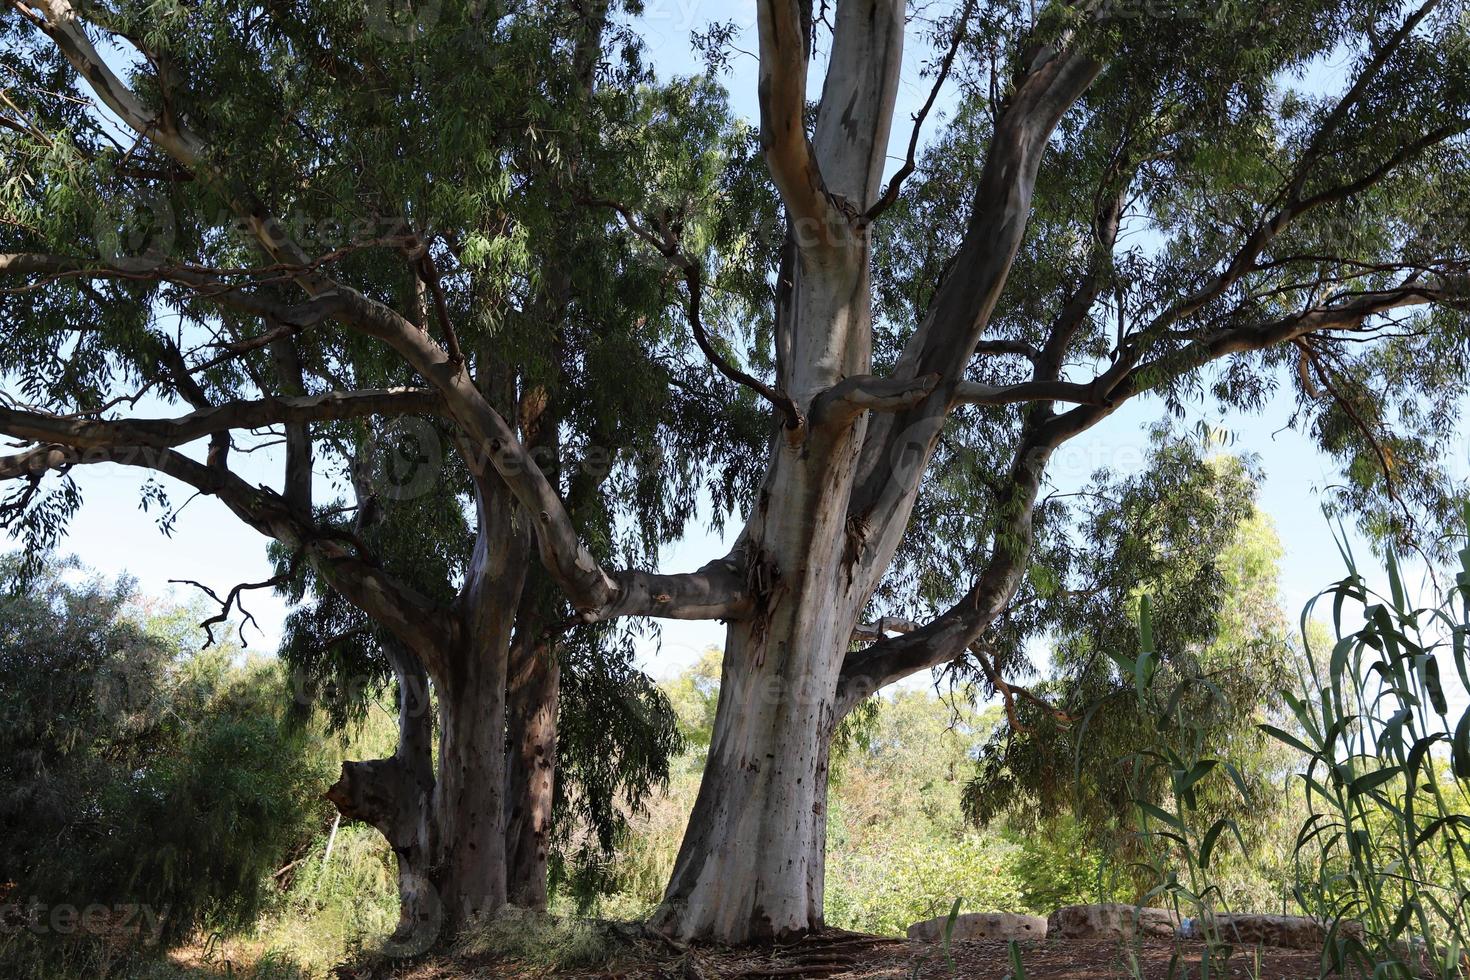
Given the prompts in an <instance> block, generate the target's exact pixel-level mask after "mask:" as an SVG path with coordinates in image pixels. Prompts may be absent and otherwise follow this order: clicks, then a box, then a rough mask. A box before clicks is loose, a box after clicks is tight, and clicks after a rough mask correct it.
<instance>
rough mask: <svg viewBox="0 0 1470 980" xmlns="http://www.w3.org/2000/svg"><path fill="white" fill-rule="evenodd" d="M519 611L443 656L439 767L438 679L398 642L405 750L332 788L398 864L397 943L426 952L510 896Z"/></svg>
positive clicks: (486, 624) (408, 951)
mask: <svg viewBox="0 0 1470 980" xmlns="http://www.w3.org/2000/svg"><path fill="white" fill-rule="evenodd" d="M509 632H510V623H509V617H508V616H507V617H504V618H503V619H499V620H498V619H495V618H493V617H481V618H477V620H476V631H475V634H474V637H473V640H472V641H469V642H465V643H463V644H462V645H461V648H460V649H457V650H454V651H443V652H441V653H442V655H441V656H438V657H436V658H435V661H436V667H438V668H439V669H438V670H436V671H435V674H436V676H435V679H434V691H435V693H436V694H437V706H438V715H439V722H440V724H439V758H438V767H437V773H436V772H435V770H434V765H433V759H432V741H433V731H434V725H433V713H432V712H431V711H430V709H429V707H428V701H429V698H428V683H427V674H426V672H425V669H424V667H423V666H422V665H421V663H420V662H419V661H418V660H417V659H416V658H415V657H413V656H412V655H411V654H409V653H407V652H406V651H403V650H402V649H398V648H396V647H395V646H394V645H392V644H390V645H389V650H390V653H391V655H392V658H393V660H394V672H395V674H396V675H397V677H398V682H399V690H400V697H399V745H398V750H397V751H396V752H395V754H394V755H393V756H391V757H390V758H387V759H374V760H371V761H368V762H347V763H343V766H342V775H341V778H340V779H338V781H337V782H336V784H334V785H333V786H332V787H331V788H330V789H329V790H328V791H327V798H328V799H330V800H331V801H332V802H333V803H334V804H335V805H336V806H337V809H338V810H339V811H340V812H341V813H342V815H343V816H345V817H347V818H349V819H353V820H362V821H365V822H367V823H369V824H371V825H372V826H374V827H376V828H377V829H378V830H379V831H380V832H381V833H382V834H383V836H384V837H385V838H387V840H388V842H389V844H390V845H391V846H392V848H393V852H394V855H395V856H396V858H397V861H398V886H399V902H400V914H399V923H398V927H397V929H396V930H395V931H394V935H393V937H392V940H391V942H390V944H389V947H388V948H389V950H390V951H392V952H394V953H395V954H397V955H413V954H416V953H418V952H422V951H424V950H426V949H428V948H430V947H431V946H432V945H434V944H435V943H436V942H438V941H439V940H440V939H442V938H444V937H446V936H447V935H453V934H454V933H455V932H458V931H459V930H460V929H462V928H464V927H466V926H468V925H471V924H473V923H475V922H476V921H479V920H482V919H483V918H484V917H486V916H488V915H491V914H493V913H494V912H495V910H497V909H498V908H499V907H500V906H501V905H503V904H504V903H505V901H506V881H507V869H506V835H505V807H506V802H505V801H506V796H505V789H506V757H505V731H506V727H505V726H506V718H505V685H506V663H507V659H508V654H509Z"/></svg>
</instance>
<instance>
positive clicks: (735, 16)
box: [64, 0, 1470, 675]
mask: <svg viewBox="0 0 1470 980" xmlns="http://www.w3.org/2000/svg"><path fill="white" fill-rule="evenodd" d="M753 19H754V6H753V5H752V4H750V3H748V2H727V0H715V2H708V0H707V2H695V0H653V2H650V3H648V4H647V6H646V16H645V17H643V18H641V19H640V21H639V24H640V29H642V30H643V31H644V34H645V37H646V39H647V41H648V44H649V48H650V57H651V59H652V61H653V63H654V64H655V65H656V67H657V68H658V70H659V72H660V73H661V74H662V75H664V76H665V77H668V76H671V75H676V74H688V73H691V72H694V71H698V70H700V69H701V68H702V65H701V64H700V62H699V61H698V60H697V55H696V54H695V52H694V50H693V48H692V47H691V45H690V40H689V35H690V32H691V31H694V30H702V29H704V28H705V27H706V26H707V25H708V24H710V23H712V22H720V21H732V20H733V21H735V22H736V24H737V25H739V26H741V27H743V28H744V30H743V32H742V33H741V34H740V35H738V36H737V37H736V39H735V44H736V46H737V47H738V48H740V49H743V50H744V51H745V52H752V51H754V49H755V46H756V41H755V37H754V27H753ZM922 57H923V52H919V51H912V52H910V53H909V55H908V57H907V58H906V62H905V68H904V73H903V83H902V86H901V101H900V105H899V107H898V112H897V114H896V116H895V125H894V136H893V140H892V143H891V145H890V154H891V155H892V156H893V158H894V159H893V161H892V164H891V166H890V171H891V170H893V169H896V168H897V166H898V164H899V162H901V157H902V154H903V151H904V147H905V144H906V142H907V139H908V134H909V126H910V123H909V117H910V115H911V113H913V112H914V111H915V110H916V109H917V107H918V106H919V105H920V104H921V103H922V101H923V99H924V98H925V97H926V96H927V94H928V91H929V82H928V80H927V79H923V78H922V77H920V68H921V66H922ZM730 68H731V72H730V74H729V75H728V76H727V77H726V78H725V79H724V81H725V83H726V85H727V86H728V87H729V88H730V90H731V99H732V104H733V106H734V108H735V110H736V111H737V112H738V113H740V114H741V115H743V116H745V117H747V118H750V119H754V116H755V101H754V100H755V74H756V63H755V59H754V57H753V56H752V55H749V54H744V55H737V56H736V57H735V58H734V59H733V60H732V62H731V66H730ZM1333 75H1334V72H1333V71H1332V66H1331V65H1330V64H1324V65H1323V71H1322V73H1321V77H1322V78H1323V79H1324V80H1325V79H1329V78H1332V77H1333ZM813 76H814V80H813V88H812V94H813V96H815V95H816V92H817V89H818V87H819V86H820V77H819V72H814V73H813ZM1338 78H1339V79H1340V75H1339V76H1338ZM1338 84H1340V80H1339V82H1338ZM942 110H943V102H941V104H940V106H939V108H938V111H936V113H935V117H936V118H937V116H938V115H940V114H941V113H942ZM935 121H936V119H934V118H931V121H930V124H929V127H928V128H929V129H930V130H931V131H932V129H933V125H934V122H935ZM143 408H144V410H145V411H148V412H149V413H150V414H153V413H160V414H161V413H164V412H165V411H166V409H165V408H164V407H163V406H160V405H157V404H154V405H152V406H147V405H146V404H145V405H144V406H143ZM1208 409H1209V406H1196V407H1195V409H1194V411H1193V414H1192V415H1191V417H1190V418H1188V419H1187V420H1185V421H1184V422H1182V423H1181V426H1180V428H1181V431H1189V430H1190V429H1191V428H1192V426H1193V424H1194V423H1195V422H1196V421H1206V422H1209V423H1211V424H1219V425H1223V426H1225V427H1226V428H1227V429H1228V430H1229V431H1230V432H1231V433H1232V434H1233V435H1234V437H1235V439H1234V443H1233V445H1232V446H1231V450H1232V451H1236V452H1249V453H1255V454H1257V455H1258V456H1259V457H1260V459H1261V463H1262V468H1263V469H1264V471H1265V473H1266V479H1265V482H1264V484H1263V485H1262V488H1261V497H1260V506H1261V508H1262V509H1263V510H1264V511H1265V512H1266V513H1267V514H1268V515H1269V516H1270V517H1271V518H1272V520H1273V521H1274V523H1275V525H1276V529H1277V531H1278V533H1279V534H1280V537H1281V540H1282V544H1283V546H1284V548H1285V557H1284V558H1283V561H1282V566H1281V573H1282V599H1283V602H1284V604H1285V606H1286V608H1287V609H1288V610H1289V611H1292V612H1293V614H1294V612H1295V611H1296V610H1298V609H1300V608H1301V606H1302V604H1303V603H1304V602H1305V601H1306V600H1307V599H1308V598H1309V597H1310V596H1311V595H1312V594H1313V593H1315V592H1316V591H1317V590H1318V589H1320V588H1322V587H1323V586H1325V585H1327V584H1329V583H1330V582H1332V581H1334V580H1335V579H1337V578H1339V577H1341V575H1342V573H1343V569H1342V565H1341V560H1340V558H1339V557H1338V553H1337V549H1336V547H1335V546H1334V545H1333V543H1332V540H1331V537H1330V532H1329V528H1328V525H1327V522H1326V520H1325V519H1324V518H1323V516H1322V513H1321V500H1322V494H1323V490H1324V488H1325V487H1326V486H1328V485H1329V484H1331V483H1333V482H1334V481H1335V479H1336V474H1335V472H1334V470H1333V468H1332V466H1331V464H1330V462H1329V461H1328V460H1326V459H1325V458H1324V457H1323V456H1322V455H1321V454H1319V453H1318V452H1317V451H1316V450H1315V448H1314V447H1313V446H1312V445H1311V443H1310V441H1309V440H1307V439H1306V438H1304V437H1303V436H1301V435H1299V434H1298V433H1296V432H1293V431H1291V430H1289V429H1284V428H1283V427H1284V426H1285V424H1286V421H1287V418H1288V416H1289V415H1290V413H1291V410H1292V405H1291V403H1290V398H1289V397H1288V396H1282V397H1278V398H1276V399H1275V400H1273V401H1272V402H1271V403H1270V404H1269V405H1268V406H1267V407H1266V409H1265V411H1264V412H1263V413H1262V414H1261V415H1259V416H1253V417H1243V416H1238V415H1232V416H1226V417H1224V418H1221V417H1218V416H1215V415H1213V414H1210V412H1209V410H1208ZM1160 414H1161V406H1160V404H1159V402H1158V401H1157V399H1154V398H1151V397H1145V398H1142V399H1139V400H1138V401H1137V402H1136V403H1134V404H1130V405H1129V406H1127V407H1125V408H1124V409H1123V410H1121V411H1119V412H1118V413H1116V414H1115V415H1114V416H1113V417H1112V418H1110V419H1108V420H1107V421H1105V422H1104V423H1102V424H1100V425H1099V426H1098V427H1097V428H1095V429H1094V430H1092V431H1091V432H1089V433H1087V434H1086V435H1085V436H1084V437H1082V438H1080V439H1078V440H1074V443H1073V444H1071V445H1069V446H1068V447H1067V448H1066V449H1065V450H1064V451H1063V452H1061V453H1060V454H1059V455H1058V458H1057V460H1056V461H1055V463H1054V464H1053V467H1052V471H1051V476H1052V479H1053V481H1054V482H1055V483H1056V485H1057V488H1058V489H1059V490H1061V491H1063V492H1065V491H1067V490H1069V489H1075V488H1076V487H1078V486H1080V485H1081V484H1082V483H1084V482H1085V481H1086V480H1087V478H1088V477H1089V476H1090V475H1091V473H1092V472H1093V471H1094V470H1095V469H1097V468H1098V467H1100V466H1108V467H1110V468H1112V469H1114V470H1117V471H1120V472H1123V473H1126V472H1129V471H1130V470H1133V469H1136V468H1138V467H1139V466H1140V465H1141V463H1142V461H1143V459H1144V455H1145V451H1146V449H1147V446H1148V435H1147V430H1148V428H1149V426H1150V425H1151V424H1152V423H1153V422H1154V420H1155V419H1157V418H1158V417H1159V415H1160ZM1456 445H1457V449H1456V453H1455V459H1453V460H1452V466H1453V467H1454V468H1455V471H1456V472H1457V473H1458V475H1459V476H1461V477H1462V478H1463V477H1465V476H1467V475H1470V459H1467V445H1466V440H1465V439H1464V438H1461V439H1459V440H1458V441H1457V443H1456ZM190 451H192V452H201V453H202V444H199V445H196V446H195V447H191V450H190ZM232 462H233V463H234V464H235V465H236V466H237V467H238V469H239V470H240V472H241V475H242V476H244V477H245V478H246V479H247V480H251V481H252V482H259V483H268V484H271V485H277V486H278V485H279V481H280V470H281V462H280V458H279V455H278V454H276V453H274V452H271V451H263V452H260V453H257V454H254V455H252V456H245V455H243V454H239V453H237V454H235V455H234V456H232ZM75 475H76V478H77V481H78V483H79V484H81V486H82V489H83V492H84V497H85V504H84V506H83V508H82V510H81V512H80V513H79V514H78V515H77V517H76V519H75V520H74V522H73V525H72V531H71V535H70V537H69V539H68V541H67V542H66V544H65V545H64V549H65V550H68V551H70V552H72V553H75V554H76V555H77V556H78V557H79V558H81V560H82V561H83V562H85V563H86V564H88V565H90V566H92V567H94V568H96V569H98V570H99V571H101V572H104V573H106V574H118V573H121V572H124V571H126V572H129V573H131V574H132V575H134V576H136V577H137V579H138V581H139V584H140V586H141V588H142V589H143V590H144V591H146V592H149V593H154V594H166V593H168V592H169V591H170V589H171V588H174V589H175V594H176V595H177V596H179V597H180V598H187V597H189V596H190V595H192V594H193V590H192V589H190V588H188V587H171V586H169V585H168V580H169V579H170V578H189V579H197V580H199V581H202V582H204V583H205V584H208V585H210V586H211V587H213V588H215V589H216V590H218V591H220V592H221V594H223V592H224V591H225V590H227V589H228V588H230V587H231V586H232V585H234V584H236V583H238V582H245V581H259V580H262V579H265V578H267V577H269V575H270V574H271V570H270V567H269V564H268V563H267V561H266V558H265V542H264V539H262V538H261V537H260V536H259V535H258V534H256V533H255V532H253V531H251V530H249V529H248V528H246V527H245V526H244V525H243V524H242V523H241V522H240V521H238V520H237V519H236V518H235V517H234V516H233V515H231V514H230V513H229V512H228V511H227V510H225V508H224V507H223V506H222V505H220V504H219V503H217V502H216V501H214V500H212V499H209V498H199V499H195V500H193V501H192V502H191V503H190V504H189V505H188V506H187V507H185V508H184V510H183V511H182V513H181V514H180V515H179V517H178V520H177V524H176V529H175V532H174V534H173V536H172V537H165V536H164V535H163V534H161V533H160V531H159V530H158V529H157V527H156V526H155V525H154V523H153V520H152V518H151V516H150V515H145V514H143V513H141V512H140V509H139V494H138V490H139V487H140V485H141V484H142V483H143V480H144V474H143V473H142V472H141V471H138V470H129V469H126V468H124V467H118V466H112V465H97V466H90V467H85V468H81V469H79V470H78V471H76V474H75ZM170 490H171V492H172V495H173V497H174V501H175V503H179V502H182V501H183V500H184V499H185V498H186V497H187V491H184V490H182V489H181V488H179V487H177V486H175V487H171V488H170ZM331 495H332V491H331V490H330V489H329V488H328V487H327V486H326V484H325V482H323V484H322V487H321V498H322V499H326V498H329V497H330V496H331ZM737 530H738V524H737V523H735V522H732V525H731V526H730V527H729V528H728V531H727V538H726V540H720V539H719V538H718V537H716V536H715V535H713V534H711V533H709V532H706V531H703V530H699V531H696V532H695V533H692V534H690V535H689V536H688V537H687V538H686V539H685V540H684V541H682V542H679V543H678V544H675V545H673V546H671V547H670V548H668V549H667V550H666V553H665V556H664V562H663V567H664V569H665V570H668V571H679V570H686V569H692V568H695V567H697V566H699V565H701V564H703V563H704V562H705V561H707V560H709V559H710V558H711V557H714V556H716V555H719V554H723V553H724V552H725V550H727V548H728V545H729V540H728V538H729V536H733V535H734V534H735V533H736V531H737ZM1356 548H1357V550H1359V552H1360V553H1362V554H1366V553H1367V552H1368V548H1367V546H1366V544H1364V543H1363V542H1361V541H1357V542H1356ZM246 605H247V608H249V609H250V610H251V611H252V612H253V613H254V615H255V616H256V618H257V620H258V621H259V623H260V624H261V627H262V629H263V630H264V634H265V635H264V636H261V635H258V634H256V633H254V632H250V633H247V639H248V641H249V642H250V645H251V646H252V647H255V648H263V649H267V650H269V649H274V646H275V641H276V638H277V635H278V631H279V628H280V623H281V620H282V617H283V616H284V613H285V607H284V605H283V603H282V602H281V601H280V600H279V599H277V598H276V597H274V596H273V595H271V594H270V593H268V592H256V593H250V594H249V595H248V597H247V599H246ZM722 639H723V634H722V630H721V629H720V627H719V625H718V624H716V623H677V622H673V623H665V624H664V625H663V642H662V648H661V649H659V648H657V647H655V646H654V645H653V644H651V643H650V644H647V645H645V647H644V648H643V659H644V662H645V666H646V667H647V668H648V669H649V670H651V671H652V672H653V673H655V674H657V675H667V674H669V673H672V672H673V671H675V670H677V669H678V668H680V667H682V666H684V665H687V664H688V663H689V662H691V661H692V660H693V659H694V658H695V657H696V656H697V655H698V653H699V651H701V650H702V649H703V648H705V647H706V646H710V645H716V646H718V645H720V644H721V642H722Z"/></svg>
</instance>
